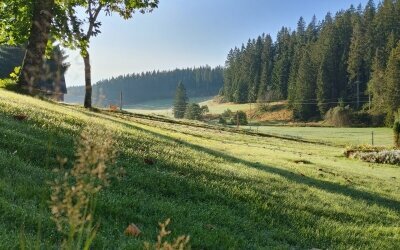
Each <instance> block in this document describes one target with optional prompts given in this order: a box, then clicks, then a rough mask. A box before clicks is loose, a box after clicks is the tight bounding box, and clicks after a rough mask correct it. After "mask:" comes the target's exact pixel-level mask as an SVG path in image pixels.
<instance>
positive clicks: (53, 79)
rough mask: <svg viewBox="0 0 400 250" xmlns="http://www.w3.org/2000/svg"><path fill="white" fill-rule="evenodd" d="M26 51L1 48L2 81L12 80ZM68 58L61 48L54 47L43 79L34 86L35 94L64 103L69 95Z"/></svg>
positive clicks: (18, 48) (15, 48)
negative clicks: (66, 73)
mask: <svg viewBox="0 0 400 250" xmlns="http://www.w3.org/2000/svg"><path fill="white" fill-rule="evenodd" d="M24 56H25V49H23V48H21V47H15V46H0V79H4V78H10V74H11V73H13V72H14V70H15V69H16V68H17V67H20V66H21V65H22V62H23V59H24ZM65 59H66V56H65V55H64V52H63V51H62V50H61V48H60V47H59V46H56V47H54V49H53V51H52V54H51V56H50V58H49V59H47V60H46V62H45V64H44V65H43V67H44V72H47V73H46V74H45V75H43V76H42V79H41V80H40V81H39V82H38V84H37V86H32V88H33V92H37V93H38V94H40V95H43V96H46V97H48V98H50V99H53V100H56V101H64V95H65V94H66V93H67V86H66V81H65V72H66V71H67V69H68V67H69V64H67V63H64V61H65Z"/></svg>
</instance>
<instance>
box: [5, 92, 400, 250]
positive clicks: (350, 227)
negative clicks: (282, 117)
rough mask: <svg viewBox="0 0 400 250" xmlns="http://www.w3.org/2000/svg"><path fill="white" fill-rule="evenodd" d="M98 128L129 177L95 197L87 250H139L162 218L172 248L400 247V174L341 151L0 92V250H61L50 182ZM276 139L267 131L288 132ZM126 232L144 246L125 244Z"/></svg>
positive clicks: (153, 235)
mask: <svg viewBox="0 0 400 250" xmlns="http://www.w3.org/2000/svg"><path fill="white" fill-rule="evenodd" d="M19 116H23V117H25V119H23V120H20V119H16V117H19ZM94 125H101V126H103V127H104V129H107V130H109V131H111V133H112V134H113V136H114V138H115V140H116V141H117V142H118V147H117V151H118V156H117V158H116V161H115V164H116V165H117V167H123V168H124V169H125V174H124V176H122V178H121V179H120V180H113V181H112V183H111V185H110V186H109V187H107V188H105V189H104V190H102V191H101V193H100V194H99V196H98V198H97V207H96V211H95V214H94V218H95V221H97V222H99V225H100V226H99V228H98V234H97V237H96V238H95V240H94V243H93V249H138V248H139V249H140V248H141V247H142V246H143V243H144V242H145V241H151V242H154V241H155V240H156V236H157V233H158V232H157V229H158V227H157V225H158V222H161V221H165V219H167V218H171V220H172V222H171V225H170V227H169V229H170V230H172V237H176V236H178V235H183V234H187V235H190V237H191V240H190V244H191V247H192V248H193V249H271V248H274V249H311V248H320V249H328V248H329V249H398V246H399V245H400V227H399V225H400V182H399V179H400V168H399V167H398V166H390V165H378V164H371V163H364V162H361V161H357V160H351V159H347V158H345V157H344V156H343V147H342V146H335V145H331V146H329V145H324V144H320V143H318V142H315V143H311V142H300V141H296V140H293V138H292V137H290V138H288V139H285V138H274V137H261V136H256V135H251V134H242V133H236V132H235V131H228V130H220V129H218V127H212V126H210V125H208V126H199V125H198V124H197V123H196V124H194V125H192V124H191V123H186V122H181V123H176V122H175V121H174V120H168V119H156V118H152V117H151V116H149V117H146V116H143V115H142V116H140V115H134V114H129V113H116V112H108V111H102V110H98V111H88V110H85V109H83V108H82V107H78V106H71V105H60V104H54V103H52V102H47V101H42V100H39V99H35V98H31V97H25V96H21V95H17V94H14V93H11V92H7V91H4V90H1V89H0V138H1V140H0V249H13V248H19V242H20V240H21V239H20V238H21V237H25V238H26V241H27V242H40V247H41V248H58V247H59V246H60V244H61V234H60V233H58V232H57V230H56V226H55V223H54V222H53V221H52V220H51V219H50V215H51V214H50V211H49V208H48V199H49V197H50V188H49V185H48V182H49V181H52V180H53V179H54V178H55V177H56V175H57V173H55V172H54V171H53V170H54V168H56V167H57V166H58V162H57V156H60V157H66V158H68V159H69V160H70V161H69V162H71V161H72V160H73V159H74V158H75V156H74V141H75V140H76V138H77V137H78V135H79V134H80V131H82V129H83V128H85V127H88V126H94ZM266 129H272V128H266ZM273 129H276V130H275V131H272V130H267V131H265V132H266V133H267V132H268V133H270V132H271V133H272V132H273V133H280V134H282V135H286V134H288V133H290V129H287V128H279V127H276V128H273ZM299 129H300V128H299ZM283 130H285V132H283ZM279 131H282V132H279ZM286 131H289V132H286ZM293 133H295V132H293ZM318 133H319V134H318ZM377 133H378V132H377ZM379 133H380V132H379ZM382 133H383V134H384V133H386V132H385V131H384V130H382ZM316 134H318V135H315V136H316V137H327V136H328V135H329V134H330V132H316ZM291 136H297V135H293V134H291ZM283 137H284V136H283ZM344 137H345V136H343V138H344ZM311 139H314V138H311ZM335 140H336V139H335ZM338 140H339V139H338ZM338 142H339V144H341V141H338ZM149 159H151V160H150V161H149ZM67 167H71V164H69V165H67ZM129 223H135V224H136V225H138V227H139V228H140V229H141V230H142V231H143V233H142V235H141V236H139V237H137V238H134V237H127V236H125V235H124V233H123V232H124V229H125V228H126V227H127V225H128V224H129ZM21 231H23V232H24V234H22V233H21ZM21 235H25V236H21Z"/></svg>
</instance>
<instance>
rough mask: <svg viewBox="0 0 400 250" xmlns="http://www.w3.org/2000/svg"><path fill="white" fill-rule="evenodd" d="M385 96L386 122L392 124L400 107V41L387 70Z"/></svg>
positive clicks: (391, 55) (391, 56)
mask: <svg viewBox="0 0 400 250" xmlns="http://www.w3.org/2000/svg"><path fill="white" fill-rule="evenodd" d="M385 82H386V89H385V92H386V93H385V96H384V105H385V109H386V111H387V116H386V123H387V124H388V125H392V124H393V121H394V113H395V112H397V111H398V109H399V108H400V42H398V44H397V47H396V48H394V49H393V50H392V52H391V54H390V57H389V61H388V64H387V68H386V71H385Z"/></svg>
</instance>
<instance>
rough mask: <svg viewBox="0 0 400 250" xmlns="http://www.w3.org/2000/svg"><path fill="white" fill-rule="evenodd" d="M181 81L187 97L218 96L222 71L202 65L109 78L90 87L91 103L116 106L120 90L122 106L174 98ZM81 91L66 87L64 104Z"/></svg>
mask: <svg viewBox="0 0 400 250" xmlns="http://www.w3.org/2000/svg"><path fill="white" fill-rule="evenodd" d="M180 81H183V82H184V83H185V87H186V91H187V95H188V97H202V96H213V95H217V94H218V91H219V90H220V89H221V88H222V86H223V68H222V67H216V68H211V67H209V66H204V67H198V68H186V69H175V70H172V71H152V72H145V73H140V74H128V75H121V76H118V77H112V78H110V79H106V80H101V81H99V82H97V83H96V84H95V85H94V86H93V102H94V103H95V104H96V105H98V106H107V105H110V104H119V99H120V93H121V91H122V93H123V103H124V104H134V103H140V102H144V101H149V100H159V99H168V98H174V96H175V91H176V88H177V85H178V83H179V82H180ZM84 91H85V90H84V87H71V88H68V93H69V94H68V96H66V99H67V101H68V100H71V99H72V97H74V96H82V95H83V93H84Z"/></svg>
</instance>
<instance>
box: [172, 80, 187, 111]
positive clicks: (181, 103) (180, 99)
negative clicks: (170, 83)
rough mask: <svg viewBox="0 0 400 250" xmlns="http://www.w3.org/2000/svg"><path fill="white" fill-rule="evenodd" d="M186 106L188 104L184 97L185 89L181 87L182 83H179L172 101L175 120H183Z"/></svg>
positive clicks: (185, 96)
mask: <svg viewBox="0 0 400 250" xmlns="http://www.w3.org/2000/svg"><path fill="white" fill-rule="evenodd" d="M187 104H188V98H187V95H186V88H185V86H184V85H183V83H182V81H180V82H179V84H178V87H177V89H176V93H175V101H174V117H175V118H183V117H184V116H185V111H186V107H187Z"/></svg>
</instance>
